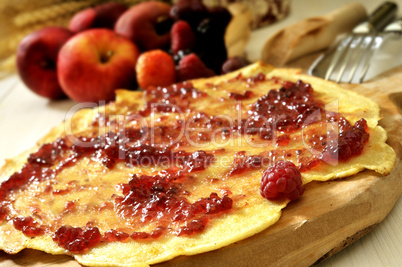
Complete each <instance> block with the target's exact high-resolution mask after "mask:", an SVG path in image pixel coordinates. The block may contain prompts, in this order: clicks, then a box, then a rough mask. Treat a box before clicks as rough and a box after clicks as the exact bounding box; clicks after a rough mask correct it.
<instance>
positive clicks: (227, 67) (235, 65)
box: [221, 56, 250, 74]
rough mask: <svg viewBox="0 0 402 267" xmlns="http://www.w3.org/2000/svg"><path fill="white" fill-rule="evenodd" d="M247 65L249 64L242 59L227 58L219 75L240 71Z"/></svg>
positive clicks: (237, 57)
mask: <svg viewBox="0 0 402 267" xmlns="http://www.w3.org/2000/svg"><path fill="white" fill-rule="evenodd" d="M249 64H250V62H249V61H248V60H247V59H246V58H244V57H239V56H236V57H231V58H228V59H227V60H226V61H225V62H224V63H223V65H222V70H221V73H222V74H225V73H229V72H232V71H235V70H238V69H241V68H243V67H245V66H247V65H249Z"/></svg>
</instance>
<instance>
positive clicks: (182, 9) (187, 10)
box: [170, 0, 208, 29]
mask: <svg viewBox="0 0 402 267" xmlns="http://www.w3.org/2000/svg"><path fill="white" fill-rule="evenodd" d="M170 15H171V16H172V17H173V18H174V19H175V20H184V21H187V22H188V23H189V24H190V25H191V27H192V28H193V29H195V28H196V27H197V25H198V24H199V23H200V21H201V20H203V19H204V18H206V17H207V16H208V9H207V7H206V6H205V5H204V4H203V2H202V0H179V1H177V3H175V4H174V5H173V6H172V8H171V9H170Z"/></svg>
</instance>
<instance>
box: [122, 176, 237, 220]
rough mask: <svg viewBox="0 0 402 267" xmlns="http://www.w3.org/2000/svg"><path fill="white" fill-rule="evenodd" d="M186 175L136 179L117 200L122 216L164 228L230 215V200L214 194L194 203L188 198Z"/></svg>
mask: <svg viewBox="0 0 402 267" xmlns="http://www.w3.org/2000/svg"><path fill="white" fill-rule="evenodd" d="M185 179H190V178H188V177H186V176H185V175H180V174H174V175H164V176H160V175H155V176H148V175H140V176H138V175H133V177H132V179H131V180H130V182H129V183H128V184H124V185H123V187H122V188H123V190H122V191H123V196H118V197H116V198H115V203H116V205H115V206H116V209H117V211H118V213H119V214H120V215H121V216H122V217H124V218H126V219H130V220H132V222H133V223H140V222H141V223H147V222H150V221H156V220H157V221H158V223H159V224H160V226H163V225H164V224H169V223H171V222H187V221H190V220H194V219H198V218H199V217H204V216H208V215H212V214H217V213H220V212H225V211H228V210H230V209H231V208H232V204H233V201H232V199H230V198H229V197H228V196H226V195H224V196H223V197H219V196H218V194H217V193H211V194H210V196H209V197H206V198H200V199H199V200H197V201H196V202H194V203H190V202H189V201H188V200H187V198H185V197H184V195H185V194H184V191H183V189H182V183H183V182H185V181H184V180H185Z"/></svg>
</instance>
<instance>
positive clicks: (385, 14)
mask: <svg viewBox="0 0 402 267" xmlns="http://www.w3.org/2000/svg"><path fill="white" fill-rule="evenodd" d="M397 9H398V7H397V5H396V4H395V3H393V2H385V3H383V4H382V5H381V6H379V7H378V8H377V9H376V10H375V11H374V12H373V13H372V14H371V15H370V16H369V18H368V20H367V21H365V22H363V23H361V24H359V25H358V26H356V27H355V28H354V29H353V32H352V34H351V35H349V36H348V37H347V38H345V39H344V40H342V41H341V43H340V44H339V45H338V47H337V48H336V51H335V53H334V55H333V57H332V60H331V62H330V64H329V67H328V69H327V71H326V73H325V77H324V78H325V79H326V80H329V79H331V76H332V75H333V74H334V71H335V70H338V73H337V75H336V78H335V79H333V80H335V81H336V82H337V83H339V82H340V81H341V80H342V78H343V76H344V74H345V73H346V72H347V71H346V70H349V71H348V72H349V76H348V77H347V82H348V83H350V82H351V81H352V79H353V78H354V76H355V74H356V71H357V69H358V67H359V66H364V67H363V69H362V71H361V75H360V77H359V82H361V81H362V80H363V79H364V76H365V74H366V73H367V69H368V66H369V62H370V59H371V57H372V55H373V51H374V50H375V48H376V47H378V46H379V45H380V44H379V41H380V40H379V39H378V38H377V32H378V31H381V30H382V29H383V28H384V27H385V26H386V25H387V24H389V23H390V22H391V21H392V20H393V19H394V18H395V15H396V12H397Z"/></svg>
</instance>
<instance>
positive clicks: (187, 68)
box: [177, 53, 215, 82]
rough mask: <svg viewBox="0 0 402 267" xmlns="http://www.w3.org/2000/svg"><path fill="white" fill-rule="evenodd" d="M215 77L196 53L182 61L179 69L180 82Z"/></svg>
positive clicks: (178, 77)
mask: <svg viewBox="0 0 402 267" xmlns="http://www.w3.org/2000/svg"><path fill="white" fill-rule="evenodd" d="M214 75H215V73H214V71H213V70H211V69H208V68H207V66H205V64H204V63H203V62H202V61H201V59H200V58H199V57H198V56H197V55H196V54H194V53H192V54H189V55H186V56H184V57H183V58H182V59H181V60H180V62H179V66H178V68H177V79H178V81H179V82H182V81H187V80H191V79H197V78H207V77H211V76H214Z"/></svg>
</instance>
